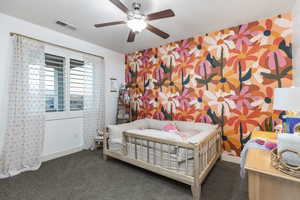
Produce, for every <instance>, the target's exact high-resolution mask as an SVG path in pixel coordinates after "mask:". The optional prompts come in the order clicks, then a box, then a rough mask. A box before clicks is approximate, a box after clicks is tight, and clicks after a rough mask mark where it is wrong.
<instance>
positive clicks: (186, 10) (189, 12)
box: [0, 0, 295, 53]
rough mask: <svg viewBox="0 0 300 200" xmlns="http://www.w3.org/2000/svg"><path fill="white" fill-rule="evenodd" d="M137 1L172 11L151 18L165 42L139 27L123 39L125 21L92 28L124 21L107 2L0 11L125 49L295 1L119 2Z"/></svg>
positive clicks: (282, 8) (35, 1)
mask: <svg viewBox="0 0 300 200" xmlns="http://www.w3.org/2000/svg"><path fill="white" fill-rule="evenodd" d="M134 1H137V2H141V3H142V11H143V12H144V13H145V14H148V13H152V12H157V11H160V10H165V9H169V8H170V9H172V10H173V11H174V12H175V14H176V16H175V17H173V18H166V19H162V20H157V21H153V22H151V24H152V25H154V26H156V27H158V28H160V29H161V30H163V31H165V32H167V33H169V34H170V35H171V36H170V38H168V39H167V40H164V39H162V38H159V37H158V36H156V35H154V34H153V33H151V32H149V31H147V30H145V31H143V32H142V33H141V34H139V35H137V36H136V38H135V42H134V43H127V42H126V40H127V37H128V33H129V29H128V28H127V26H126V25H116V26H111V27H105V28H99V29H96V28H94V26H93V25H94V24H96V23H105V22H111V21H119V20H125V19H126V16H125V14H124V13H123V12H122V11H120V10H119V9H118V8H116V7H115V6H114V5H113V4H111V3H110V1H108V0H0V12H2V13H5V14H8V15H11V16H15V17H17V18H21V19H24V20H27V21H30V22H32V23H35V24H38V25H41V26H45V27H48V28H50V29H54V30H56V31H59V32H62V33H65V34H68V35H71V36H74V37H77V38H80V39H83V40H86V41H89V42H92V43H95V44H98V45H101V46H103V47H106V48H109V49H112V50H115V51H118V52H121V53H129V52H133V51H136V50H141V49H146V48H149V47H154V46H158V45H161V44H164V43H167V42H170V41H176V40H181V39H184V38H188V37H191V36H196V35H198V34H203V33H207V32H212V31H217V30H220V29H222V28H227V27H230V26H235V25H239V24H243V23H247V22H250V21H254V20H257V19H262V18H265V17H270V16H274V15H278V14H280V13H286V12H289V11H291V10H292V7H293V5H294V3H295V0H123V1H122V2H123V3H124V4H126V5H127V6H128V7H131V4H132V2H134ZM57 20H61V21H66V22H68V23H70V24H73V25H75V26H76V27H77V30H76V31H71V30H67V29H65V28H63V27H59V26H58V25H56V24H55V21H57Z"/></svg>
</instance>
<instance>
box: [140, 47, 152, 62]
mask: <svg viewBox="0 0 300 200" xmlns="http://www.w3.org/2000/svg"><path fill="white" fill-rule="evenodd" d="M150 51H151V50H149V49H147V50H144V52H143V54H142V56H141V58H140V59H141V61H142V63H143V65H145V64H146V63H148V62H149V59H150V57H151V54H150Z"/></svg>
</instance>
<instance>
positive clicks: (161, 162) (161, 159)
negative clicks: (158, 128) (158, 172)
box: [160, 143, 163, 166]
mask: <svg viewBox="0 0 300 200" xmlns="http://www.w3.org/2000/svg"><path fill="white" fill-rule="evenodd" d="M160 165H161V166H163V144H162V143H160Z"/></svg>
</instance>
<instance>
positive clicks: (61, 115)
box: [44, 45, 84, 121]
mask: <svg viewBox="0 0 300 200" xmlns="http://www.w3.org/2000/svg"><path fill="white" fill-rule="evenodd" d="M44 54H52V55H57V56H61V57H64V58H65V65H64V72H65V83H64V84H65V87H64V101H65V102H64V103H65V109H64V111H60V112H46V109H45V113H46V120H48V121H49V120H59V119H70V118H82V117H83V110H76V111H71V110H70V59H76V60H81V61H84V59H83V56H82V54H80V53H77V52H74V51H70V50H67V49H62V48H59V47H54V46H50V45H46V46H45V52H44Z"/></svg>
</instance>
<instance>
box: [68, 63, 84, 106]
mask: <svg viewBox="0 0 300 200" xmlns="http://www.w3.org/2000/svg"><path fill="white" fill-rule="evenodd" d="M83 66H84V62H83V61H80V60H75V59H71V60H70V110H71V111H76V110H83V92H84V81H85V80H84V68H83Z"/></svg>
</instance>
